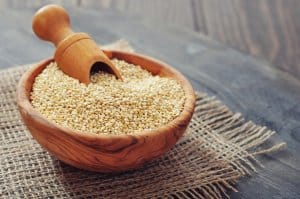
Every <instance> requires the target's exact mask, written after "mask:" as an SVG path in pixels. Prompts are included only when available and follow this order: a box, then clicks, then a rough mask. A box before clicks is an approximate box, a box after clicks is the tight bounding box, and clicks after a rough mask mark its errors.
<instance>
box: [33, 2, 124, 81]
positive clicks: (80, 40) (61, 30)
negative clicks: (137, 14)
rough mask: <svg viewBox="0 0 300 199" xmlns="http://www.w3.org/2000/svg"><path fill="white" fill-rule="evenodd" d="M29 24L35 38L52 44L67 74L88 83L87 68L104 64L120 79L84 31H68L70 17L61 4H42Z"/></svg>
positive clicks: (92, 68)
mask: <svg viewBox="0 0 300 199" xmlns="http://www.w3.org/2000/svg"><path fill="white" fill-rule="evenodd" d="M32 27H33V30H34V32H35V34H36V35H37V36H38V37H39V38H41V39H43V40H46V41H50V42H52V43H53V44H54V45H55V46H56V51H55V54H54V59H55V61H56V63H57V64H58V66H59V67H60V69H61V70H62V71H63V72H65V73H66V74H68V75H69V76H71V77H74V78H76V79H78V80H79V81H80V82H82V83H85V84H88V83H90V76H91V71H94V72H95V71H97V70H98V71H99V70H100V69H101V68H102V69H103V67H105V68H106V70H107V71H110V72H111V73H112V74H114V75H115V76H116V77H117V78H118V79H121V80H122V77H121V75H120V73H119V71H118V70H117V68H116V67H115V66H114V65H113V63H112V62H111V61H110V59H109V58H108V57H107V56H106V55H105V54H104V53H103V52H102V50H101V49H100V48H99V47H98V45H97V44H96V43H95V42H94V41H93V40H92V38H91V37H90V36H89V35H88V34H86V33H74V32H73V31H72V30H71V27H70V17H69V15H68V13H67V11H66V10H65V9H64V8H63V7H61V6H58V5H53V4H50V5H46V6H43V7H42V8H40V9H39V10H38V11H37V12H36V13H35V15H34V17H33V22H32ZM49 27H51V28H49Z"/></svg>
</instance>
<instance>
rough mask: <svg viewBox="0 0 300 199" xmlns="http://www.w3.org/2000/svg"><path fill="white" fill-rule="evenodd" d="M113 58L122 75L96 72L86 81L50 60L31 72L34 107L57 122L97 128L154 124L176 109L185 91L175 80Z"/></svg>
mask: <svg viewBox="0 0 300 199" xmlns="http://www.w3.org/2000/svg"><path fill="white" fill-rule="evenodd" d="M112 62H113V64H114V65H115V66H116V68H117V69H118V70H119V72H120V74H121V76H122V78H123V81H121V80H118V79H116V77H115V76H114V75H112V74H109V73H105V72H99V73H96V74H94V75H92V76H91V83H90V84H88V85H85V84H83V83H80V82H79V81H78V80H77V79H74V78H72V77H69V76H68V75H66V74H65V73H63V72H62V71H61V70H60V69H59V68H58V66H57V64H56V63H55V62H52V63H50V64H49V65H48V66H47V67H46V68H45V69H44V70H43V71H42V72H41V73H40V74H39V75H38V76H37V77H36V78H35V82H34V84H33V89H32V92H31V96H30V99H31V103H32V105H33V107H34V108H35V109H36V110H37V111H39V112H40V113H41V114H42V115H43V116H45V117H46V118H48V119H50V120H52V121H54V122H55V123H57V124H58V125H61V126H64V127H69V128H72V129H75V130H78V131H81V132H91V133H96V134H130V133H134V132H135V131H141V130H153V129H156V128H158V127H160V126H163V125H165V124H167V123H168V122H170V121H172V120H173V119H174V118H176V117H177V116H178V115H179V114H180V112H181V111H182V109H183V104H184V101H185V95H184V91H183V89H182V87H181V85H180V84H179V83H178V82H177V81H175V80H173V79H170V78H164V77H159V76H153V75H152V74H151V73H149V72H148V71H146V70H144V69H142V68H141V67H140V66H136V65H133V64H129V63H127V62H125V61H121V60H117V59H113V60H112Z"/></svg>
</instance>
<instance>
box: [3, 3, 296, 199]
mask: <svg viewBox="0 0 300 199" xmlns="http://www.w3.org/2000/svg"><path fill="white" fill-rule="evenodd" d="M69 10H70V12H71V17H72V20H73V26H74V29H76V30H81V31H85V32H88V33H90V34H91V35H92V36H93V37H94V38H95V40H97V41H98V42H100V43H106V42H111V41H114V40H116V39H119V38H124V39H127V40H128V41H130V42H131V43H132V44H133V46H134V47H135V48H136V49H137V51H138V52H142V53H145V54H148V55H150V56H153V57H156V58H158V59H161V60H163V61H165V62H167V63H169V64H171V65H172V66H174V67H175V68H177V69H179V70H180V71H182V72H183V73H184V74H185V75H186V76H187V77H188V78H189V79H190V80H191V82H192V84H193V86H194V88H195V89H196V90H199V91H205V92H207V93H209V94H211V95H215V96H217V97H218V98H219V99H221V100H222V101H223V102H224V103H225V104H226V105H228V106H229V107H230V108H231V109H232V110H234V111H239V112H241V113H242V114H243V115H244V116H245V117H246V119H251V120H253V121H255V122H256V123H258V124H261V125H266V126H267V127H269V128H271V129H274V130H276V131H277V132H278V134H277V135H276V136H275V137H274V138H273V139H272V140H271V141H272V142H275V141H278V140H280V141H282V140H283V141H286V142H287V145H288V146H287V149H286V150H284V151H282V152H280V153H276V154H272V155H266V156H261V158H260V160H261V161H262V162H263V164H264V165H266V168H265V169H259V172H258V173H257V174H256V175H254V176H253V177H249V178H244V179H242V180H241V181H240V182H239V183H238V185H237V186H238V189H239V191H240V192H238V193H231V196H232V197H233V198H276V197H277V198H299V196H300V190H299V187H300V169H299V168H300V157H299V155H298V151H300V131H299V129H300V126H299V119H300V106H299V100H300V93H299V88H300V81H299V80H297V79H295V78H293V77H292V76H291V75H289V74H287V73H284V72H281V71H279V70H276V69H273V68H272V67H271V66H270V65H268V64H267V63H266V62H263V61H260V60H257V59H254V58H253V57H250V56H248V55H245V54H242V53H240V52H238V51H235V50H233V49H231V48H228V47H226V46H223V45H220V44H218V43H216V42H214V41H211V40H209V39H207V38H206V37H202V36H200V35H199V34H195V33H193V32H191V31H188V30H186V29H182V28H175V27H173V28H171V27H169V28H166V27H163V26H158V25H157V26H156V27H153V26H152V25H151V23H148V21H143V20H141V19H137V18H135V17H127V16H125V15H121V14H119V13H117V12H115V11H110V10H106V11H105V10H104V11H102V12H98V11H95V10H94V11H92V10H88V9H75V8H74V9H69ZM32 14H33V10H32V11H29V10H27V11H20V10H15V9H12V10H9V11H7V12H1V13H0V16H1V17H0V19H2V20H1V23H0V28H1V30H2V32H1V35H2V37H0V43H1V44H2V45H1V47H0V50H1V51H0V66H2V67H8V66H11V65H16V64H25V63H28V62H34V61H38V60H40V59H42V58H46V57H49V56H51V55H52V54H53V47H52V46H51V45H50V44H47V43H45V42H41V41H40V40H38V39H37V38H36V37H35V36H34V35H33V33H32V31H31V26H30V24H31V17H32Z"/></svg>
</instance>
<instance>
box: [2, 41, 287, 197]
mask: <svg viewBox="0 0 300 199" xmlns="http://www.w3.org/2000/svg"><path fill="white" fill-rule="evenodd" d="M108 48H114V49H116V48H117V49H118V50H129V51H133V49H132V48H131V47H130V46H129V45H128V43H127V42H126V41H124V40H122V41H119V42H116V43H115V44H112V45H110V46H109V47H108ZM28 67H29V66H25V67H24V66H23V67H17V68H11V69H6V70H3V71H0V76H1V80H0V83H1V87H0V91H1V95H2V97H1V101H0V108H1V109H2V110H1V111H2V112H1V117H0V130H1V135H0V144H1V146H0V148H1V151H0V158H1V159H0V160H1V161H0V162H1V168H0V173H1V177H0V180H1V182H3V185H1V186H3V187H2V189H1V191H0V195H3V196H6V197H8V198H9V197H12V196H16V194H17V195H18V194H19V195H18V196H20V197H23V196H27V197H28V196H34V197H35V196H37V198H39V197H41V198H42V197H49V196H54V197H63V196H66V197H72V194H74V193H73V192H75V190H76V192H75V196H78V197H93V198H95V197H104V198H106V197H109V198H120V197H122V198H133V197H135V198H144V197H145V198H149V197H151V198H153V197H173V198H222V197H228V198H229V196H228V195H227V192H228V190H233V191H237V190H236V189H235V188H234V185H235V183H236V182H237V180H238V179H239V178H240V177H242V176H245V175H252V174H253V173H255V172H256V167H258V166H259V167H263V165H262V164H261V163H260V162H259V161H258V160H257V159H256V158H255V156H256V155H258V154H264V153H269V152H274V151H278V150H279V149H281V148H282V147H284V146H285V143H279V144H276V145H274V146H272V147H271V148H264V147H263V145H262V144H263V143H265V142H266V141H267V140H268V139H269V138H270V137H271V136H272V135H273V134H274V133H275V132H274V131H271V130H269V129H267V128H266V127H262V126H258V125H256V124H254V123H253V122H251V121H248V122H247V121H245V120H244V118H243V117H242V116H241V114H239V113H233V112H231V111H230V110H229V109H228V108H227V107H226V106H224V105H223V104H222V103H221V102H220V101H219V100H217V99H216V98H215V97H210V96H208V95H206V94H204V93H200V92H198V93H197V100H196V109H195V113H194V116H193V119H192V121H191V123H190V126H189V130H188V132H187V133H186V134H185V136H184V137H183V138H182V139H181V140H180V141H179V142H178V143H177V145H176V146H175V147H174V148H173V149H172V150H171V151H169V152H168V153H167V154H166V155H164V156H163V157H161V158H159V159H158V160H155V161H153V162H150V163H149V164H147V165H146V166H145V167H143V168H140V169H137V170H135V171H130V172H125V173H122V174H118V175H114V174H108V175H106V174H105V175H103V174H95V173H90V172H85V171H82V170H77V169H74V168H72V167H69V166H67V165H64V164H61V163H59V161H57V160H56V159H55V158H53V157H52V156H50V155H49V154H48V153H47V152H45V151H44V150H43V149H42V148H41V147H39V145H38V144H37V143H36V142H35V141H34V140H33V139H32V138H31V136H30V134H29V132H27V130H26V128H25V127H24V125H22V123H21V121H20V117H19V115H18V112H17V107H16V102H15V86H16V84H17V82H18V79H19V78H20V76H21V75H22V73H23V72H24V71H25V70H26V69H27V68H28ZM258 146H260V147H259V149H258ZM33 148H34V150H33ZM21 149H22V150H21ZM37 154H38V155H37ZM23 156H24V157H27V156H28V157H35V158H31V159H30V160H28V159H24V158H23ZM11 157H13V158H11ZM51 162H52V164H51ZM53 162H54V163H53ZM16 168H18V169H16ZM33 170H34V171H35V172H33ZM25 174H26V175H25ZM61 176H63V178H62V177H61ZM28 177H29V178H28ZM41 181H42V182H44V184H43V183H42V186H40V187H39V188H37V187H35V185H39V184H41V183H40V182H41ZM55 183H56V184H55ZM58 185H60V186H58ZM53 187H55V188H53ZM61 187H63V188H61ZM98 187H101V190H99V191H97V188H98ZM16 190H22V191H21V192H20V191H19V192H16ZM128 190H130V191H129V192H128Z"/></svg>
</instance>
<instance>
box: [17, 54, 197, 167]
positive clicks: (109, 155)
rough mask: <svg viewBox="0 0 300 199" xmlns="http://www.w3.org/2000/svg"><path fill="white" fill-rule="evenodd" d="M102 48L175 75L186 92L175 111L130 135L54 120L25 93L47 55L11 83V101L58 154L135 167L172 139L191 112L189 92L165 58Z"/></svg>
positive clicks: (84, 162)
mask: <svg viewBox="0 0 300 199" xmlns="http://www.w3.org/2000/svg"><path fill="white" fill-rule="evenodd" d="M105 54H106V55H107V56H108V57H109V58H117V59H121V60H125V61H127V62H129V63H132V64H136V65H140V66H141V67H143V68H144V69H146V70H148V71H150V72H151V73H152V74H154V75H159V76H162V77H169V78H173V79H175V80H177V81H178V82H179V83H180V84H181V85H182V87H183V89H184V92H185V96H186V101H185V103H184V108H183V111H182V112H181V114H180V115H179V116H178V117H177V118H175V119H174V120H173V121H171V122H170V123H168V124H166V125H165V126H162V127H160V128H158V129H156V130H153V131H142V132H136V133H134V134H131V135H125V134H121V135H101V134H100V135H97V134H93V133H87V132H79V131H76V130H73V129H70V128H66V127H62V126H59V125H57V124H55V123H54V122H52V121H50V120H48V119H47V118H45V117H44V116H42V115H41V114H40V113H39V112H37V111H36V110H35V109H34V108H33V107H32V105H31V103H30V98H29V97H30V92H31V90H32V84H33V83H34V80H35V77H36V76H37V75H38V74H39V73H41V71H42V70H43V69H44V68H45V67H46V66H47V65H48V64H49V63H50V62H52V61H53V59H48V60H44V61H42V62H40V63H38V64H36V65H34V66H33V67H32V68H31V69H29V70H28V71H27V72H26V73H25V74H24V75H23V77H22V78H21V80H20V82H19V85H18V89H17V103H18V108H19V111H20V113H21V116H22V119H23V121H24V123H25V124H26V126H27V128H28V129H29V131H30V132H31V134H32V136H33V137H34V138H35V139H36V140H37V141H38V143H39V144H40V145H41V146H43V147H44V148H45V149H46V150H47V151H49V152H50V153H51V154H53V155H54V156H55V157H57V158H58V159H59V160H61V161H63V162H65V163H67V164H69V165H73V166H75V167H77V168H81V169H86V170H90V171H97V172H120V171H125V170H129V169H133V168H137V167H140V166H142V165H143V164H145V163H146V162H148V161H150V160H153V159H154V158H157V157H159V156H161V155H162V154H164V153H165V152H166V151H168V150H169V149H170V148H172V147H173V146H174V145H175V143H176V142H177V141H178V139H179V138H180V137H181V136H182V135H183V133H184V132H185V130H186V128H187V126H188V124H189V122H190V120H191V118H192V115H193V112H194V106H195V94H194V91H193V88H192V86H191V84H190V83H189V82H188V80H186V78H185V77H184V76H183V75H182V74H181V73H179V72H178V71H176V70H175V69H173V68H172V67H170V66H168V65H167V64H165V63H162V62H160V61H158V60H155V59H153V58H150V57H147V56H143V55H139V54H131V53H125V52H118V51H105ZM49 83H50V84H51V82H49Z"/></svg>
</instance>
